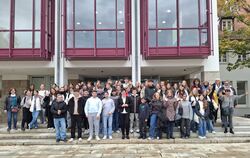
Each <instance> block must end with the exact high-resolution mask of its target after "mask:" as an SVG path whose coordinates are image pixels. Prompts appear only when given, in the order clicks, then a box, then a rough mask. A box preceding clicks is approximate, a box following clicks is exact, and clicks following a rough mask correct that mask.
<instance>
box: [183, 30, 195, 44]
mask: <svg viewBox="0 0 250 158" xmlns="http://www.w3.org/2000/svg"><path fill="white" fill-rule="evenodd" d="M180 45H181V46H199V30H195V29H192V30H180Z"/></svg>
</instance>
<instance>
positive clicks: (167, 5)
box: [157, 0, 177, 28]
mask: <svg viewBox="0 0 250 158" xmlns="http://www.w3.org/2000/svg"><path fill="white" fill-rule="evenodd" d="M157 2H158V4H157V9H158V14H157V15H158V28H176V27H177V18H176V0H168V1H166V0H158V1H157Z"/></svg>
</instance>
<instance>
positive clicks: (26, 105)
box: [21, 90, 32, 131]
mask: <svg viewBox="0 0 250 158" xmlns="http://www.w3.org/2000/svg"><path fill="white" fill-rule="evenodd" d="M24 95H25V96H24V97H23V99H22V101H21V106H22V108H23V119H22V123H21V130H22V131H25V123H26V124H27V128H29V126H28V124H29V123H30V122H31V120H32V114H31V112H30V106H31V99H32V93H31V91H30V90H25V92H24Z"/></svg>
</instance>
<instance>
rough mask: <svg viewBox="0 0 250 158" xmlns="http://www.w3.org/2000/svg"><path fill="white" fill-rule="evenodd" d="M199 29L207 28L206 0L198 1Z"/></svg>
mask: <svg viewBox="0 0 250 158" xmlns="http://www.w3.org/2000/svg"><path fill="white" fill-rule="evenodd" d="M200 14H201V27H207V26H208V25H207V14H208V11H207V0H200Z"/></svg>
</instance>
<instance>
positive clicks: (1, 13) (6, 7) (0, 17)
mask: <svg viewBox="0 0 250 158" xmlns="http://www.w3.org/2000/svg"><path fill="white" fill-rule="evenodd" d="M9 28H10V0H7V1H6V0H0V30H8V29H9Z"/></svg>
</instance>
